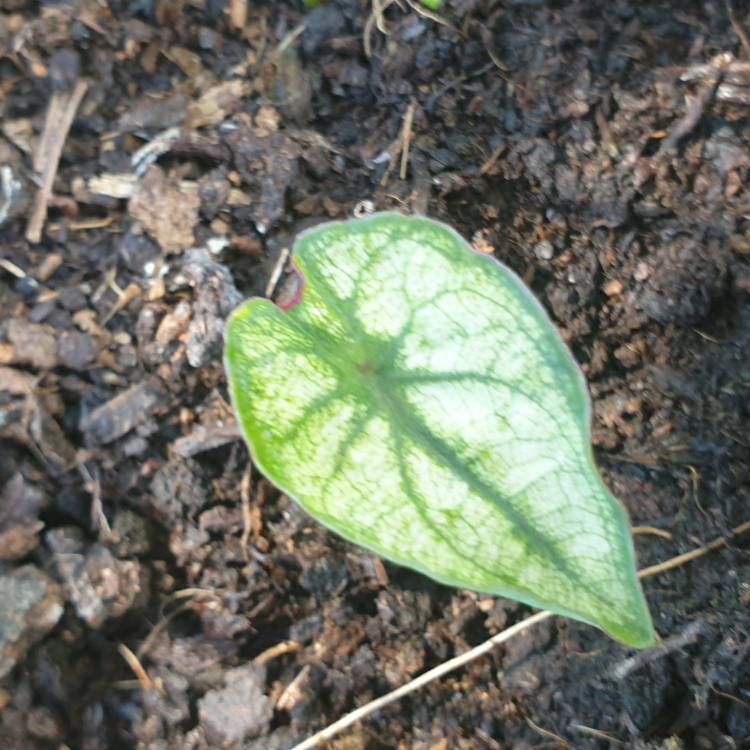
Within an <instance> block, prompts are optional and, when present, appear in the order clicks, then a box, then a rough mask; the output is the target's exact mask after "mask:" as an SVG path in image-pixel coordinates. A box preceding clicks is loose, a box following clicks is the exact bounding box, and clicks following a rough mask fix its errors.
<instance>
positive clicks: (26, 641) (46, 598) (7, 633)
mask: <svg viewBox="0 0 750 750" xmlns="http://www.w3.org/2000/svg"><path fill="white" fill-rule="evenodd" d="M0 602H2V606H1V607H0V678H2V677H4V676H5V675H6V674H8V672H10V671H11V669H13V667H15V665H16V664H17V663H18V662H19V661H20V660H21V659H23V657H24V656H25V655H26V652H27V651H28V650H29V648H30V647H31V646H32V645H33V644H34V643H36V641H38V640H40V639H41V638H43V637H44V636H45V635H46V634H47V633H48V632H49V631H50V630H52V628H53V627H55V625H56V624H57V621H58V620H59V619H60V617H61V615H62V613H63V606H62V596H61V594H60V587H59V586H58V585H57V584H56V583H55V582H54V581H52V579H51V578H49V577H48V576H47V575H45V574H44V573H42V571H41V570H39V569H38V568H36V567H34V566H33V565H24V566H23V567H21V568H16V569H15V570H13V571H12V572H9V573H0Z"/></svg>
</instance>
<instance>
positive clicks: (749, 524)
mask: <svg viewBox="0 0 750 750" xmlns="http://www.w3.org/2000/svg"><path fill="white" fill-rule="evenodd" d="M748 531H750V521H746V522H745V523H743V524H741V525H740V526H737V527H736V528H734V529H732V530H731V531H730V532H729V533H728V534H727V535H726V536H723V537H719V538H718V539H714V540H713V541H711V542H709V543H708V544H705V545H703V546H702V547H699V548H698V549H696V550H693V551H692V552H687V553H685V554H684V555H678V556H677V557H673V558H671V559H670V560H665V561H664V562H663V563H659V564H658V565H651V566H650V567H648V568H643V570H640V571H639V572H638V577H639V578H648V577H650V576H653V575H656V574H657V573H663V572H665V571H667V570H672V569H673V568H676V567H679V566H680V565H684V564H685V563H687V562H689V561H690V560H695V559H696V558H698V557H702V556H703V555H705V554H707V553H708V552H711V551H712V550H716V549H719V548H720V547H723V546H724V545H726V544H728V542H729V541H730V540H731V539H733V538H734V537H736V536H739V535H740V534H744V533H746V532H748ZM552 615H553V613H552V612H549V611H547V610H543V611H542V612H537V613H536V614H533V615H531V616H530V617H527V618H526V619H525V620H521V621H520V622H517V623H516V624H515V625H512V626H511V627H509V628H507V629H506V630H503V631H502V632H501V633H498V634H497V635H494V636H492V638H490V639H489V640H486V641H485V642H484V643H480V644H479V645H478V646H475V647H474V648H472V649H470V650H469V651H467V652H466V653H464V654H461V655H460V656H456V657H454V658H453V659H449V660H448V661H446V662H444V663H443V664H440V665H439V666H437V667H435V668H433V669H430V670H428V671H427V672H425V673H424V674H421V675H419V677H416V678H415V679H413V680H411V681H410V682H407V683H406V684H405V685H402V686H401V687H399V688H396V689H395V690H392V691H391V692H390V693H386V695H383V696H381V697H380V698H376V699H375V700H373V701H370V702H369V703H366V704H365V705H364V706H360V707H359V708H357V709H355V710H354V711H352V712H351V713H348V714H346V716H342V717H341V718H340V719H339V720H338V721H334V722H333V724H330V725H329V726H327V727H326V728H325V729H322V730H321V731H320V732H317V733H316V734H314V735H313V736H312V737H308V738H307V739H306V740H304V741H303V742H300V743H299V744H298V745H295V746H294V747H293V748H292V750H313V748H316V747H318V746H319V745H320V744H321V743H322V742H325V741H326V740H330V739H331V738H332V737H335V736H336V735H337V734H339V733H340V732H342V731H343V730H344V729H346V728H347V727H350V726H351V725H352V724H356V723H357V722H358V721H360V720H361V719H364V718H365V717H367V716H370V715H371V714H373V713H375V712H376V711H379V710H380V709H381V708H384V707H385V706H387V705H389V704H391V703H394V702H395V701H397V700H399V699H400V698H403V697H404V696H405V695H409V693H413V692H414V691H415V690H419V689H420V688H422V687H424V686H425V685H428V684H429V683H430V682H433V681H434V680H437V679H439V678H440V677H442V676H443V675H445V674H448V673H449V672H452V671H454V670H456V669H458V668H459V667H463V666H464V665H466V664H468V663H469V662H471V661H474V660H475V659H477V658H479V657H480V656H483V655H484V654H486V653H489V652H490V651H492V650H493V649H494V648H495V647H496V646H499V645H500V644H502V643H505V642H506V641H508V640H510V639H511V638H513V637H514V636H515V635H517V634H518V633H522V632H523V631H524V630H526V629H528V628H530V627H532V626H533V625H536V624H537V623H539V622H542V621H543V620H547V619H548V618H550V617H552ZM543 731H546V730H543Z"/></svg>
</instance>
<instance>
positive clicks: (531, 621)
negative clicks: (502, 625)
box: [292, 610, 552, 750]
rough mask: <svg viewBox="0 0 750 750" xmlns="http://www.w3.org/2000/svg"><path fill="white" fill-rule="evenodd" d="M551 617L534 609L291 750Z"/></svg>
mask: <svg viewBox="0 0 750 750" xmlns="http://www.w3.org/2000/svg"><path fill="white" fill-rule="evenodd" d="M551 616H552V612H548V611H547V610H543V611H542V612H537V613H536V614H534V615H531V617H527V618H526V619H525V620H521V622H517V623H516V624H515V625H512V626H511V627H509V628H507V629H506V630H503V631H502V633H498V634H497V635H494V636H492V638H490V639H489V640H487V641H485V642H484V643H482V644H480V645H479V646H475V647H474V648H472V649H470V650H469V651H467V652H466V653H465V654H461V655H460V656H455V657H454V658H453V659H449V660H448V661H446V662H443V663H442V664H440V665H439V666H437V667H435V668H434V669H430V670H429V671H427V672H425V673H424V674H421V675H419V677H417V678H415V679H413V680H412V681H411V682H407V683H406V684H405V685H402V686H401V687H400V688H396V689H395V690H392V691H391V692H390V693H386V695H383V696H381V697H380V698H376V699H375V700H374V701H370V702H369V703H366V704H365V705H364V706H361V707H360V708H357V709H356V710H354V711H352V712H351V713H348V714H346V716H343V717H342V718H340V719H339V720H338V721H334V722H333V724H331V725H329V726H327V727H326V728H325V729H323V730H321V731H320V732H318V733H317V734H314V735H313V736H312V737H309V738H308V739H306V740H305V741H304V742H301V743H300V744H299V745H295V746H294V747H293V748H292V750H312V748H315V747H318V745H320V743H321V742H325V741H326V740H330V739H331V737H335V736H336V735H337V734H339V732H342V731H343V730H344V729H346V728H347V727H350V726H351V725H352V724H356V723H357V722H358V721H359V720H360V719H364V718H365V717H366V716H369V715H370V714H372V713H375V711H379V710H380V709H381V708H383V707H385V706H387V705H389V704H390V703H393V702H394V701H397V700H399V698H403V697H404V696H405V695H409V693H413V692H414V691H415V690H419V688H421V687H424V686H425V685H427V684H429V683H430V682H432V681H433V680H437V679H439V678H440V677H442V676H443V675H445V674H448V673H449V672H453V671H454V670H455V669H458V668H459V667H463V666H464V665H465V664H468V663H469V662H470V661H473V660H474V659H476V658H478V657H479V656H483V655H484V654H487V653H489V652H490V651H492V650H493V649H494V648H495V646H499V645H500V644H501V643H505V641H508V640H510V639H511V638H513V636H515V635H518V633H521V632H523V631H524V630H526V629H527V628H530V627H531V626H532V625H536V624H537V623H538V622H541V621H542V620H546V619H548V618H549V617H551Z"/></svg>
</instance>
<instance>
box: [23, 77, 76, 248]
mask: <svg viewBox="0 0 750 750" xmlns="http://www.w3.org/2000/svg"><path fill="white" fill-rule="evenodd" d="M87 88H88V84H87V83H86V82H85V81H78V83H76V85H75V87H74V88H73V91H72V92H70V93H67V92H65V91H55V93H54V94H52V98H51V99H50V103H49V107H48V108H47V115H46V117H45V121H44V130H43V132H42V138H41V140H40V141H39V147H38V150H37V152H36V154H35V156H34V167H35V169H36V171H37V172H38V173H40V174H41V184H40V186H39V190H38V191H37V194H36V199H35V201H34V208H33V210H32V211H31V216H30V218H29V223H28V225H27V227H26V239H27V240H28V241H29V242H33V243H37V242H39V241H40V240H41V239H42V229H43V227H44V221H45V219H46V218H47V204H48V203H49V199H50V196H51V195H52V186H53V184H54V182H55V177H56V176H57V168H58V166H59V164H60V157H61V156H62V151H63V146H64V145H65V140H66V139H67V137H68V132H69V131H70V126H71V125H72V124H73V118H74V117H75V114H76V112H77V110H78V107H79V105H80V103H81V100H82V99H83V96H84V94H85V93H86V89H87Z"/></svg>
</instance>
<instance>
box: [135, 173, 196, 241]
mask: <svg viewBox="0 0 750 750" xmlns="http://www.w3.org/2000/svg"><path fill="white" fill-rule="evenodd" d="M199 208H200V198H199V196H198V187H197V185H195V184H192V183H186V182H184V181H180V180H178V179H175V178H173V177H169V176H168V175H167V174H166V173H165V172H164V170H163V169H161V167H158V166H152V167H151V168H150V169H149V170H148V172H146V174H145V176H144V177H143V179H142V180H141V182H140V183H139V184H138V185H137V186H136V189H135V192H134V193H133V196H132V197H131V198H130V202H129V204H128V209H129V211H130V213H131V215H132V216H133V218H135V219H138V221H140V222H141V223H142V224H143V226H144V227H145V229H146V231H147V232H148V233H149V235H150V236H151V237H152V238H153V239H154V240H155V241H156V242H157V244H158V245H159V247H161V249H162V250H163V251H164V252H165V253H179V252H182V251H183V250H185V249H187V248H189V247H192V245H193V244H194V237H193V230H194V229H195V227H196V225H197V224H198V218H199V217H198V209H199Z"/></svg>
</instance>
